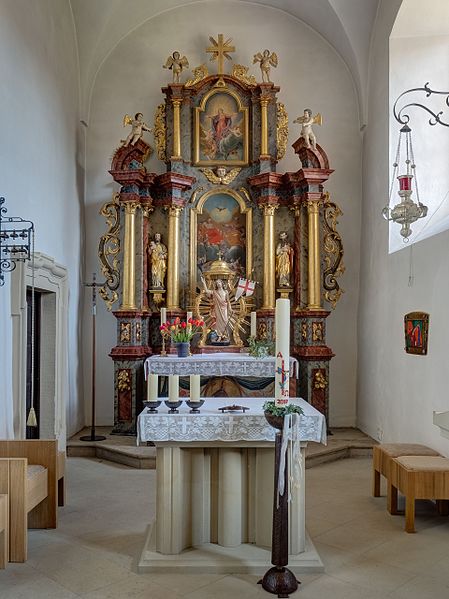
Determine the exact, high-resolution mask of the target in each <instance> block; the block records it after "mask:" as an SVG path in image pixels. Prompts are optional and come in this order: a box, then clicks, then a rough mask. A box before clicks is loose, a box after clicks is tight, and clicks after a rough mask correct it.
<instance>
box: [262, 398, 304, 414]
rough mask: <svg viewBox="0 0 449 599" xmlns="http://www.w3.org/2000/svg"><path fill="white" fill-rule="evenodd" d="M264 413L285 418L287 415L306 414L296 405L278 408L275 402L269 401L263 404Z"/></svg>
mask: <svg viewBox="0 0 449 599" xmlns="http://www.w3.org/2000/svg"><path fill="white" fill-rule="evenodd" d="M263 411H264V412H268V413H269V414H273V416H285V415H286V414H304V412H303V410H302V408H301V407H300V406H297V405H296V404H294V403H289V404H287V405H286V406H277V405H276V403H275V402H274V401H273V400H268V401H266V402H265V403H264V404H263Z"/></svg>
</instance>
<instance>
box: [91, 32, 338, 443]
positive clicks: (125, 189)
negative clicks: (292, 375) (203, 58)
mask: <svg viewBox="0 0 449 599" xmlns="http://www.w3.org/2000/svg"><path fill="white" fill-rule="evenodd" d="M231 42H232V40H229V39H228V40H225V39H224V37H223V35H222V34H220V35H218V37H217V39H213V38H211V46H209V47H208V48H207V49H206V52H207V53H208V54H209V55H210V56H211V60H212V61H214V63H216V64H217V69H216V72H213V73H209V68H208V67H207V66H206V64H202V65H200V66H198V67H195V68H193V69H192V73H193V74H192V75H191V76H188V75H186V71H187V69H188V68H189V61H188V58H187V57H185V56H183V55H182V53H180V52H178V51H175V52H173V53H172V55H171V56H169V57H168V59H167V60H166V62H165V64H164V67H165V68H166V69H167V70H168V71H171V72H172V78H173V82H171V83H168V84H167V85H166V86H164V87H163V88H162V94H163V101H162V103H161V104H160V105H159V106H158V107H157V108H156V110H155V115H154V123H153V125H152V127H151V126H149V125H148V124H147V123H146V122H145V121H144V115H143V114H142V113H137V114H136V115H134V116H129V115H126V116H125V118H124V125H126V126H130V127H131V131H130V133H129V135H128V136H127V137H126V139H124V140H123V141H122V142H121V143H120V145H119V147H118V148H117V149H116V150H115V152H114V155H113V158H112V164H111V169H110V173H111V175H112V177H113V179H114V181H115V182H116V183H117V184H118V186H119V191H118V192H116V193H114V195H113V198H112V200H111V201H109V202H107V203H106V204H105V205H104V206H103V208H102V210H101V214H102V215H103V216H104V217H105V219H106V222H107V226H108V228H107V231H106V232H105V234H104V235H103V236H102V237H101V240H100V245H99V257H100V261H101V266H102V272H103V275H104V276H105V278H106V283H105V285H104V286H103V288H102V289H101V291H100V295H101V296H102V298H103V299H104V300H105V302H106V304H107V306H108V308H109V309H112V308H113V307H114V311H113V313H114V315H115V317H116V319H117V344H116V345H115V347H114V348H112V350H111V353H110V355H111V357H112V359H113V361H114V432H116V433H120V434H134V433H135V432H136V421H137V416H138V414H139V413H140V412H141V410H142V408H143V404H142V400H143V399H144V397H145V384H144V367H143V366H144V362H145V359H146V358H147V357H148V356H151V355H152V354H157V353H160V350H161V335H160V330H159V327H160V324H161V311H162V309H165V310H166V312H164V314H166V318H167V319H168V320H173V319H174V318H176V317H180V318H185V317H186V314H187V313H192V314H193V316H194V317H195V318H201V319H203V320H205V322H206V325H207V326H206V328H205V333H204V335H202V337H201V339H199V340H198V342H197V347H196V348H194V351H203V352H226V351H230V352H238V351H242V350H244V349H245V348H246V347H247V345H248V337H249V335H250V319H249V312H251V311H252V312H255V313H256V320H257V325H256V336H257V338H258V339H266V340H268V341H270V340H273V338H274V309H275V300H276V298H277V297H284V298H289V299H290V301H291V306H292V309H291V334H290V339H291V347H290V354H291V355H292V356H294V357H295V358H296V359H297V360H298V363H299V376H298V379H297V383H296V384H297V389H296V393H295V394H296V395H297V396H298V397H302V398H304V399H305V400H306V401H307V402H309V403H310V404H311V405H312V406H314V407H316V408H317V409H318V410H319V411H320V412H321V413H323V414H324V415H325V416H326V417H327V415H328V407H329V396H330V378H329V362H330V360H331V358H332V357H333V353H332V350H331V348H329V347H328V345H327V344H326V319H327V317H328V316H329V314H330V308H335V305H336V303H337V301H338V299H339V297H340V295H341V293H342V290H341V289H340V286H339V284H338V281H337V277H338V276H339V275H340V274H341V273H342V272H343V270H344V267H343V263H342V257H343V247H342V242H341V238H340V236H339V234H338V232H337V230H336V224H337V219H338V216H339V215H340V214H341V212H340V210H339V208H338V206H337V204H335V203H334V202H333V201H332V200H331V199H330V197H329V194H328V193H327V192H326V190H325V184H326V181H327V179H328V178H329V176H330V175H331V174H332V172H333V171H332V169H331V168H330V165H329V160H328V157H327V155H326V152H325V150H324V149H323V148H322V147H321V146H320V144H319V143H318V142H317V139H316V135H315V133H314V131H313V127H314V126H316V125H320V124H321V123H322V119H321V116H320V115H315V116H313V113H312V111H311V110H309V109H305V110H303V114H302V115H301V116H299V117H298V118H297V119H296V120H295V122H297V123H298V139H297V140H296V141H295V142H294V144H293V151H294V152H295V153H296V155H297V156H298V160H299V163H298V170H296V171H294V172H285V173H279V172H277V163H278V161H279V160H280V159H281V158H283V156H284V155H285V153H286V151H287V139H288V115H287V113H286V111H285V107H284V105H283V103H282V102H281V101H279V99H278V94H279V92H280V88H279V87H278V86H276V85H275V84H274V83H273V82H272V81H271V78H272V77H273V75H274V71H273V69H275V68H276V66H277V64H278V57H277V56H276V54H275V53H274V52H271V51H269V50H262V51H260V52H257V53H255V54H254V57H249V58H253V63H254V64H258V65H259V67H260V72H261V79H262V82H257V80H256V77H255V76H254V75H252V74H250V72H249V69H248V67H246V66H244V65H238V64H230V63H232V53H233V51H234V47H233V46H232V44H231ZM255 51H257V48H255ZM280 60H282V57H280ZM161 62H162V61H161ZM225 62H226V63H227V64H226V65H225ZM228 64H229V65H230V66H227V65H228ZM214 71H215V69H214ZM162 73H163V71H162V70H161V75H162ZM143 109H144V108H143ZM301 109H302V107H298V112H302V110H301ZM144 110H146V109H144ZM151 129H152V132H153V135H154V141H155V151H156V152H157V157H158V159H159V160H160V162H161V167H162V168H161V170H162V169H164V172H161V173H155V172H149V171H148V170H147V167H146V161H147V159H148V157H149V156H150V155H151V153H152V152H153V148H152V146H151V145H150V144H149V143H148V141H147V138H148V137H149V132H150V130H151ZM318 137H319V136H318ZM239 281H246V282H248V281H250V282H251V281H254V282H256V283H257V284H256V285H255V291H254V294H253V295H252V296H251V297H248V295H245V294H244V295H241V296H240V297H239V296H238V289H237V287H238V282H239ZM214 302H215V303H214ZM219 302H221V305H222V306H223V309H222V311H221V312H220V314H218V312H217V306H218V305H219ZM201 383H202V395H225V396H226V395H227V396H231V397H232V396H245V395H246V396H254V395H256V396H257V395H259V396H260V397H263V396H272V395H274V393H273V392H272V384H273V383H272V380H271V379H269V378H267V379H260V380H259V382H258V383H257V384H256V383H255V382H254V381H251V384H250V385H249V386H245V385H246V383H244V381H243V379H240V378H238V377H234V378H226V377H224V378H223V377H221V378H217V377H216V378H214V377H213V376H209V377H204V378H202V379H201ZM270 385H271V387H270ZM181 387H182V381H181ZM185 392H186V393H187V387H185Z"/></svg>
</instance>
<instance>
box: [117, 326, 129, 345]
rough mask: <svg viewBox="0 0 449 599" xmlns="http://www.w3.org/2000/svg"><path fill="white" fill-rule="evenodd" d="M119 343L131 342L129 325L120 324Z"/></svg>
mask: <svg viewBox="0 0 449 599" xmlns="http://www.w3.org/2000/svg"><path fill="white" fill-rule="evenodd" d="M120 342H121V343H130V342H131V323H130V322H121V323H120Z"/></svg>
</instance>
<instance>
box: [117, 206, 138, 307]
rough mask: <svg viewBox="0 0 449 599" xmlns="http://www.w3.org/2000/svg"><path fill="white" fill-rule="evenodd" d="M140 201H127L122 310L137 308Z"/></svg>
mask: <svg viewBox="0 0 449 599" xmlns="http://www.w3.org/2000/svg"><path fill="white" fill-rule="evenodd" d="M138 206H139V203H138V202H125V235H124V240H123V294H122V305H121V309H122V310H136V308H137V306H136V262H135V254H136V248H135V241H136V236H135V216H136V210H137V207H138Z"/></svg>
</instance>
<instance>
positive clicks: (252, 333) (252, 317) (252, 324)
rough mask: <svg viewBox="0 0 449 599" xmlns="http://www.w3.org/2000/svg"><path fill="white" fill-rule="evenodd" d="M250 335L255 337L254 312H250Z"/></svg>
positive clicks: (255, 321) (255, 320) (255, 323)
mask: <svg viewBox="0 0 449 599" xmlns="http://www.w3.org/2000/svg"><path fill="white" fill-rule="evenodd" d="M250 337H254V338H256V337H257V314H256V313H255V312H251V331H250Z"/></svg>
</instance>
